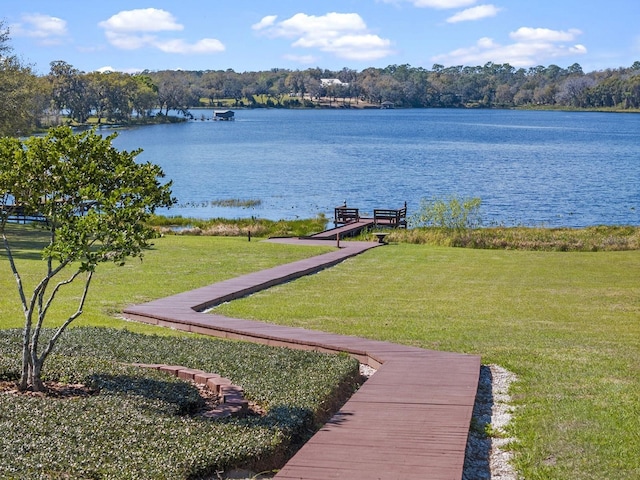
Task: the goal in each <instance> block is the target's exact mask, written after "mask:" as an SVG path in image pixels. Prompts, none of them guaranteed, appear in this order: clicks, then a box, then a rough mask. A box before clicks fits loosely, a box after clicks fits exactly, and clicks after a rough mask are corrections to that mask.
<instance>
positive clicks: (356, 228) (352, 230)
mask: <svg viewBox="0 0 640 480" xmlns="http://www.w3.org/2000/svg"><path fill="white" fill-rule="evenodd" d="M374 224H375V221H374V219H373V218H361V219H360V220H358V221H353V222H349V223H345V224H344V225H341V226H339V227H336V228H330V229H329V230H325V231H324V232H320V233H316V234H314V235H311V236H309V237H308V238H309V239H311V240H337V239H338V238H337V237H338V236H339V237H340V238H345V237H353V236H355V235H357V234H359V233H360V232H361V231H363V230H364V229H366V228H371V227H373V226H374Z"/></svg>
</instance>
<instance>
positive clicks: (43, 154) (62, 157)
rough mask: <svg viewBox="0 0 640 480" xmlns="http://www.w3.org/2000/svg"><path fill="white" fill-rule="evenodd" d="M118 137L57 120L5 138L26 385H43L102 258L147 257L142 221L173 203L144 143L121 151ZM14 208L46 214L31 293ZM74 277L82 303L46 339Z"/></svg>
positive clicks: (3, 177)
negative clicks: (38, 131) (19, 256)
mask: <svg viewBox="0 0 640 480" xmlns="http://www.w3.org/2000/svg"><path fill="white" fill-rule="evenodd" d="M115 136H116V134H113V135H110V136H108V137H102V136H101V135H99V134H97V133H96V132H95V131H85V132H82V133H78V134H74V133H73V131H72V130H71V129H70V128H69V127H57V128H55V129H52V130H50V132H49V133H48V134H47V135H46V136H44V137H31V138H29V139H27V140H24V141H21V140H18V139H15V138H3V139H0V233H1V234H2V241H3V246H4V250H5V252H6V258H7V259H8V261H9V263H10V267H11V271H12V273H13V275H14V276H15V279H16V282H17V286H18V293H19V296H20V301H21V304H22V309H23V312H24V318H25V322H24V330H23V338H22V342H23V343H22V347H23V353H22V374H21V379H20V384H19V388H20V389H21V390H26V389H33V390H35V391H42V390H44V388H45V387H44V384H43V382H42V380H41V373H42V367H43V365H44V362H45V360H46V359H47V356H48V355H49V354H50V353H51V351H52V350H53V349H54V347H55V345H56V342H57V341H58V339H59V338H60V336H61V335H62V334H63V333H64V331H65V329H66V328H67V327H68V326H69V325H70V324H71V323H72V322H73V321H74V320H75V319H76V318H78V317H79V316H80V315H81V314H82V310H83V306H84V303H85V299H86V297H87V293H88V291H89V286H90V284H91V279H92V276H93V274H94V272H95V270H96V267H97V266H98V264H100V263H103V262H114V263H116V264H119V265H123V264H124V262H125V260H126V259H127V258H129V257H142V255H143V252H144V249H145V248H147V247H148V246H149V242H150V240H151V239H152V238H154V231H153V230H152V229H150V228H149V227H148V226H146V225H145V220H146V219H147V218H148V217H149V215H151V214H152V213H153V212H154V211H155V209H156V208H159V207H168V206H170V205H171V204H172V203H173V202H174V200H173V199H172V197H171V190H170V186H171V182H169V183H166V184H164V185H163V184H161V183H160V181H159V179H160V178H162V177H163V176H164V174H163V172H162V170H161V169H160V167H158V166H156V165H153V164H150V163H137V162H136V161H135V158H136V156H137V155H138V154H139V153H140V151H139V150H138V151H133V152H127V151H118V150H116V149H115V148H114V147H113V146H112V144H111V141H112V140H113V138H115ZM17 208H20V209H22V210H23V212H24V213H26V214H30V215H36V214H37V215H41V216H42V217H43V219H44V220H45V222H44V223H43V225H44V227H43V228H44V229H45V231H46V233H47V237H48V241H47V243H46V245H45V246H44V247H43V249H42V257H43V259H44V261H45V265H46V268H45V272H44V274H43V276H42V279H41V280H40V281H39V282H38V283H37V284H36V285H35V287H34V288H33V291H32V292H31V293H30V296H28V295H27V289H26V288H25V286H24V285H23V283H22V279H21V276H20V273H19V271H18V268H17V265H16V262H15V261H14V256H13V251H12V247H11V242H10V239H9V237H10V235H9V234H8V232H7V228H6V227H7V222H8V221H9V219H10V214H11V213H15V209H17ZM63 277H64V278H63ZM75 280H78V281H79V283H80V284H81V285H83V291H82V294H81V296H80V299H79V301H78V304H77V308H76V309H75V311H73V313H71V314H70V315H68V317H67V318H66V320H65V321H64V322H63V323H62V325H61V326H60V327H58V328H57V329H56V330H55V332H54V333H53V335H52V336H51V337H50V338H48V339H44V337H42V328H43V325H44V323H45V319H46V318H47V314H48V313H49V311H50V307H51V305H52V303H53V301H54V299H55V297H56V295H57V294H58V293H59V292H60V290H62V289H63V288H65V287H67V286H69V285H71V284H72V283H73V282H74V281H75ZM82 282H84V283H82Z"/></svg>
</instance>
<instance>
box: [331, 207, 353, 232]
mask: <svg viewBox="0 0 640 480" xmlns="http://www.w3.org/2000/svg"><path fill="white" fill-rule="evenodd" d="M359 221H360V211H359V210H358V209H357V208H349V207H347V206H346V205H344V206H342V207H336V208H335V210H334V214H333V224H334V225H335V226H336V227H337V226H339V225H345V224H347V223H351V222H359Z"/></svg>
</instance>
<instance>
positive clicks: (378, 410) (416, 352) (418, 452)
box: [125, 239, 480, 480]
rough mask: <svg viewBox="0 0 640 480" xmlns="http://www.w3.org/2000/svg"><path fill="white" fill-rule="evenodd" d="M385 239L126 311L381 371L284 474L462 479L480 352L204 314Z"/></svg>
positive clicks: (366, 479)
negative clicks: (342, 355) (338, 356)
mask: <svg viewBox="0 0 640 480" xmlns="http://www.w3.org/2000/svg"><path fill="white" fill-rule="evenodd" d="M273 241H279V242H292V241H295V240H286V239H279V240H273ZM302 241H303V242H305V243H322V242H320V241H318V240H316V241H314V240H310V239H307V240H302ZM324 244H326V242H324ZM379 245H380V244H379V243H372V242H344V243H343V244H342V248H341V249H339V250H336V251H333V252H330V253H326V254H323V255H319V256H317V257H313V258H310V259H306V260H301V261H298V262H293V263H290V264H287V265H282V266H279V267H274V268H271V269H268V270H264V271H261V272H255V273H251V274H248V275H243V276H241V277H238V278H235V279H231V280H227V281H224V282H220V283H216V284H213V285H209V286H207V287H203V288H199V289H196V290H192V291H189V292H185V293H182V294H178V295H173V296H170V297H166V298H163V299H159V300H155V301H152V302H149V303H146V304H143V305H137V306H133V307H130V308H128V309H126V310H125V315H126V316H127V317H129V318H131V319H136V320H141V321H144V322H148V323H153V324H157V325H163V326H170V327H174V328H178V329H182V330H186V331H190V332H195V333H201V334H206V335H214V336H218V337H224V338H235V339H242V340H248V341H252V342H257V343H263V344H267V345H276V346H286V347H289V348H297V349H308V350H317V351H324V352H348V353H349V354H351V355H353V356H354V357H356V358H358V359H359V360H360V361H361V362H363V363H366V364H368V365H371V366H373V367H375V368H378V369H379V370H378V372H377V373H376V374H375V375H374V376H373V377H371V378H370V379H369V380H368V381H367V382H366V383H365V384H364V385H363V386H362V388H360V390H358V391H357V392H356V393H355V394H354V395H353V396H352V397H351V399H350V400H349V401H347V403H346V404H345V405H344V406H343V407H342V408H341V409H340V411H338V413H336V414H335V415H334V416H333V417H332V418H331V420H330V421H329V422H328V423H327V424H326V425H324V427H323V428H322V429H321V430H320V431H319V432H318V433H316V434H315V435H314V436H313V437H312V438H311V440H310V441H309V442H307V443H306V444H305V445H304V446H303V447H302V448H301V449H300V451H299V452H298V453H297V454H296V455H295V456H294V457H293V458H292V459H291V460H290V461H289V462H288V463H287V464H286V465H285V466H284V467H283V468H282V470H280V472H279V473H278V474H277V475H276V478H277V479H307V480H313V479H317V480H327V479H333V478H336V479H348V480H360V479H362V480H372V479H403V480H412V479H415V480H439V479H442V480H445V479H446V480H454V479H455V480H460V479H461V478H462V470H463V463H464V453H465V446H466V441H467V434H468V431H469V423H470V420H471V414H472V409H473V405H474V401H475V394H476V389H477V384H478V376H479V372H480V357H478V356H473V355H463V354H457V353H449V352H439V351H431V350H424V349H421V348H416V347H409V346H404V345H397V344H393V343H389V342H381V341H376V340H368V339H364V338H357V337H351V336H344V335H336V334H331V333H324V332H319V331H313V330H307V329H303V328H294V327H286V326H280V325H270V324H266V323H263V322H256V321H250V320H242V319H232V318H228V317H224V316H221V315H215V314H205V313H201V312H200V311H201V310H202V309H204V308H207V307H210V306H213V305H216V304H219V303H221V302H223V301H228V300H230V299H233V298H238V297H240V296H243V295H247V294H249V293H253V292H256V291H258V290H262V289H264V288H268V287H270V286H272V285H276V284H278V283H282V282H285V281H288V280H291V279H293V278H298V277H300V276H302V275H306V274H309V273H313V272H316V271H319V270H321V269H323V268H327V267H328V266H331V265H335V264H336V263H338V262H341V261H343V260H345V259H347V258H349V257H351V256H354V255H357V254H360V253H362V252H364V251H366V250H368V249H370V248H373V247H376V246H379ZM372 301H375V298H374V297H372Z"/></svg>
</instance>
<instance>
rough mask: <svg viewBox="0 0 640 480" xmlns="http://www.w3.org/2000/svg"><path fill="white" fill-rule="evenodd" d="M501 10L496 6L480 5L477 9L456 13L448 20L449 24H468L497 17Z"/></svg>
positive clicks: (472, 8)
mask: <svg viewBox="0 0 640 480" xmlns="http://www.w3.org/2000/svg"><path fill="white" fill-rule="evenodd" d="M500 10H501V9H500V8H498V7H496V6H495V5H478V6H477V7H471V8H467V9H466V10H462V11H461V12H458V13H456V14H455V15H453V16H451V17H449V18H447V22H448V23H458V22H468V21H473V20H481V19H483V18H488V17H495V16H496V15H497V14H498V12H499V11H500Z"/></svg>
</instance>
